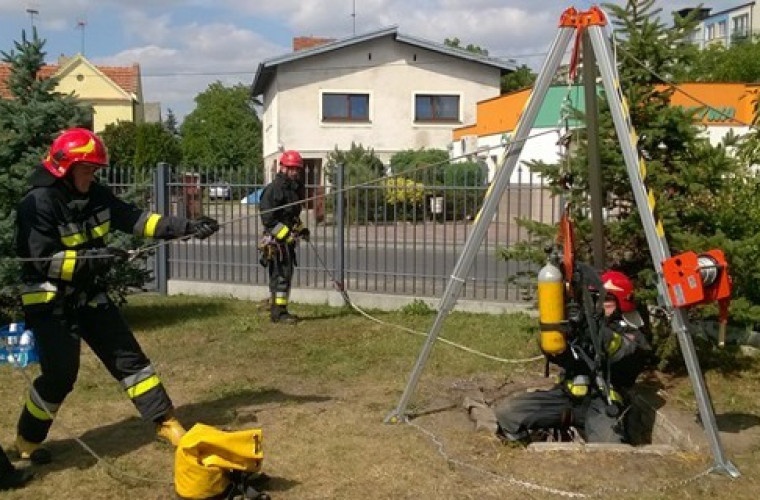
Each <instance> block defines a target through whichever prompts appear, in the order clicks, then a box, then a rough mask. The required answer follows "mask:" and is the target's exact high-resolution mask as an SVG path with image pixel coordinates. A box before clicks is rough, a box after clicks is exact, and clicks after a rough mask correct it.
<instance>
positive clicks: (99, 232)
mask: <svg viewBox="0 0 760 500" xmlns="http://www.w3.org/2000/svg"><path fill="white" fill-rule="evenodd" d="M110 230H111V221H110V220H109V221H107V222H104V223H103V224H101V225H99V226H95V227H93V228H92V230H91V231H90V232H91V233H92V236H93V237H94V238H102V237H103V236H105V235H107V234H108V232H109V231H110Z"/></svg>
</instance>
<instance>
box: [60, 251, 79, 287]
mask: <svg viewBox="0 0 760 500" xmlns="http://www.w3.org/2000/svg"><path fill="white" fill-rule="evenodd" d="M76 265H77V252H76V250H66V251H65V252H64V254H63V265H61V279H62V280H64V281H71V280H72V279H74V268H75V267H76Z"/></svg>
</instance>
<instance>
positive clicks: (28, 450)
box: [16, 435, 53, 465]
mask: <svg viewBox="0 0 760 500" xmlns="http://www.w3.org/2000/svg"><path fill="white" fill-rule="evenodd" d="M16 451H17V452H18V456H19V457H20V458H21V460H29V461H30V462H32V463H33V464H34V465H43V464H49V463H50V462H52V461H53V455H51V453H50V450H48V449H47V448H45V447H44V446H42V443H32V442H31V441H27V440H26V439H24V438H23V437H21V436H20V435H17V436H16Z"/></svg>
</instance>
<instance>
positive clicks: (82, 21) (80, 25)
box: [77, 18, 87, 55]
mask: <svg viewBox="0 0 760 500" xmlns="http://www.w3.org/2000/svg"><path fill="white" fill-rule="evenodd" d="M86 26H87V20H86V19H84V18H81V19H79V20H78V21H77V29H78V30H81V31H82V40H81V49H80V50H79V53H80V54H82V55H84V29H85V27H86Z"/></svg>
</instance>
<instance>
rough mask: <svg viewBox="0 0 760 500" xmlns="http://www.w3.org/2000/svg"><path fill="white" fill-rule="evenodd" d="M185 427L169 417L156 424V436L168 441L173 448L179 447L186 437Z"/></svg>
mask: <svg viewBox="0 0 760 500" xmlns="http://www.w3.org/2000/svg"><path fill="white" fill-rule="evenodd" d="M185 432H187V431H186V430H185V428H184V427H182V424H180V423H179V420H177V419H176V418H174V417H172V416H168V417H166V418H164V419H163V420H161V421H159V422H156V434H157V435H158V437H159V438H160V439H163V440H165V441H168V442H169V443H171V444H172V446H175V447H176V446H177V445H178V444H179V440H180V439H182V436H184V435H185Z"/></svg>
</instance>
